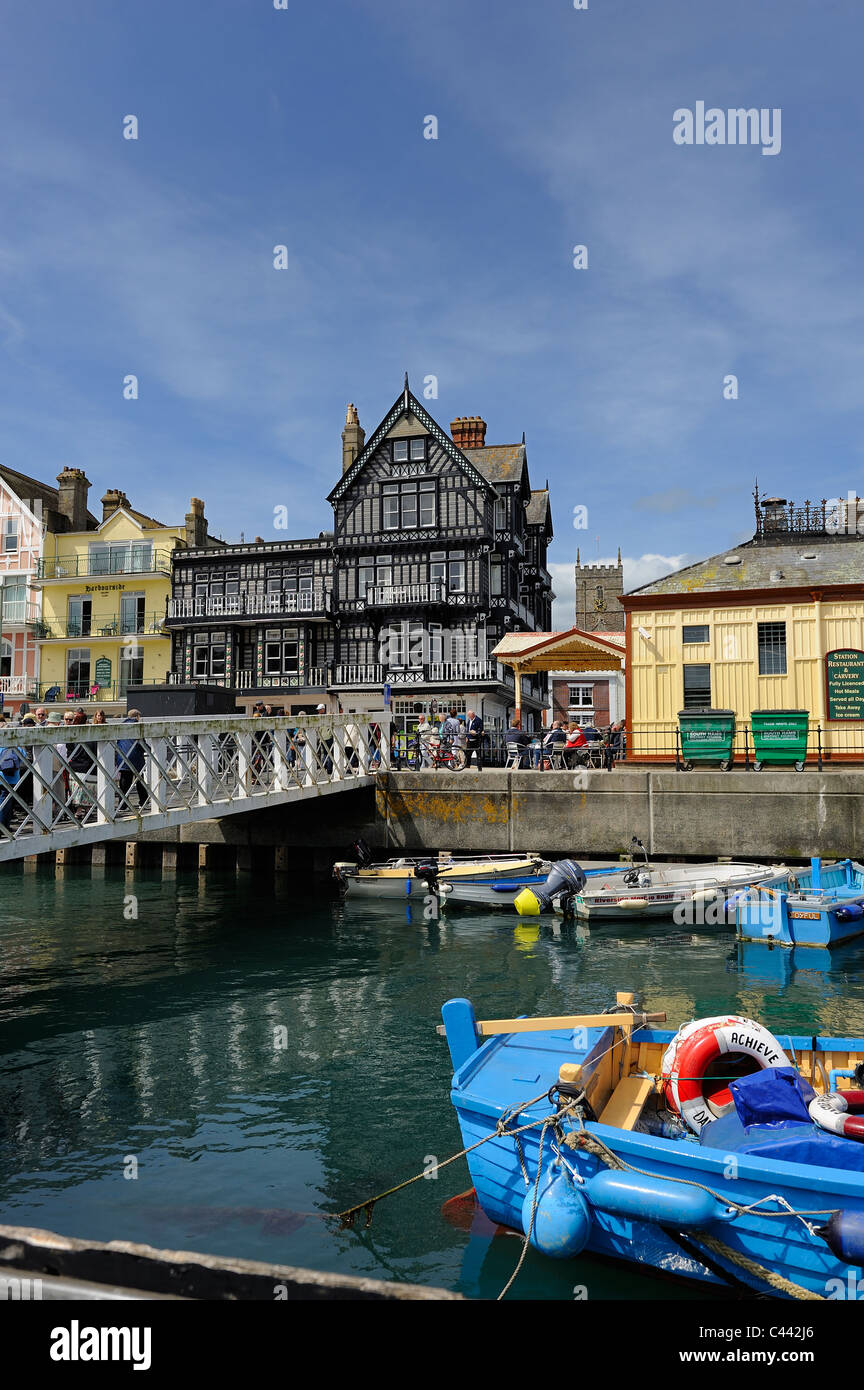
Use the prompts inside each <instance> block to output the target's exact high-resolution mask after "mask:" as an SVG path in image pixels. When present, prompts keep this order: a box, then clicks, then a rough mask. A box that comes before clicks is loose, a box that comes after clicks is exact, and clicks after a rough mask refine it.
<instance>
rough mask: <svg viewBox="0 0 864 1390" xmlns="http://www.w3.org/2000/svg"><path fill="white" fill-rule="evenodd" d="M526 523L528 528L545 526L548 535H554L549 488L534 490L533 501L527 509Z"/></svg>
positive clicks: (532, 493)
mask: <svg viewBox="0 0 864 1390" xmlns="http://www.w3.org/2000/svg"><path fill="white" fill-rule="evenodd" d="M525 523H526V525H528V526H545V527H546V532H547V534H548V535H549V536H550V537H551V535H552V507H551V505H550V501H549V489H548V487H543V488H534V489H532V492H531V501H530V502H529V503H528V506H527V507H526V509H525Z"/></svg>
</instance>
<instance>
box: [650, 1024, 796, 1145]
mask: <svg viewBox="0 0 864 1390" xmlns="http://www.w3.org/2000/svg"><path fill="white" fill-rule="evenodd" d="M721 1059H722V1061H721ZM718 1064H719V1065H718ZM791 1065H792V1063H791V1062H790V1060H789V1058H788V1057H787V1056H786V1053H785V1052H784V1051H783V1049H782V1047H781V1046H780V1044H779V1043H778V1041H777V1039H776V1038H775V1037H774V1035H773V1034H772V1033H769V1032H768V1029H767V1028H763V1027H762V1024H761V1023H755V1022H754V1021H753V1019H752V1018H741V1017H740V1016H739V1015H737V1014H721V1015H720V1016H719V1017H717V1018H700V1019H696V1020H695V1021H694V1022H693V1023H687V1024H685V1026H684V1027H683V1028H679V1030H678V1032H677V1033H676V1034H675V1037H674V1038H673V1039H672V1041H671V1043H670V1044H669V1046H668V1047H667V1049H666V1051H665V1052H664V1054H663V1060H662V1062H661V1064H660V1070H661V1078H662V1081H663V1083H664V1087H665V1092H666V1100H667V1103H668V1105H669V1107H670V1109H672V1110H675V1111H677V1112H678V1114H679V1115H680V1116H681V1118H682V1120H684V1122H685V1124H687V1125H688V1126H689V1128H690V1129H692V1130H693V1131H694V1133H696V1134H698V1133H699V1132H700V1131H701V1129H702V1128H703V1126H704V1125H707V1124H710V1122H711V1121H712V1120H716V1119H718V1118H719V1117H720V1116H721V1115H726V1114H728V1113H729V1111H730V1110H732V1109H733V1108H734V1101H733V1100H732V1095H731V1092H730V1091H729V1085H728V1083H729V1081H730V1080H735V1079H736V1078H737V1077H738V1076H745V1075H747V1073H748V1072H753V1071H758V1070H760V1069H761V1068H763V1067H790V1066H791Z"/></svg>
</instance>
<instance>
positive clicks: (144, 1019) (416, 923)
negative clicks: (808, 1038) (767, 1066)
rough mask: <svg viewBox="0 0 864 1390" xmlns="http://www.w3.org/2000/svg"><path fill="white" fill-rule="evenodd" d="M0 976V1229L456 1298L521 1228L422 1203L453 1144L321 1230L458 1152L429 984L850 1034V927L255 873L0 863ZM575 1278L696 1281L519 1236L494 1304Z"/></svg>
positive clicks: (595, 1292)
mask: <svg viewBox="0 0 864 1390" xmlns="http://www.w3.org/2000/svg"><path fill="white" fill-rule="evenodd" d="M131 895H134V897H135V898H136V899H137V913H138V916H137V920H134V919H133V918H132V917H131V914H132V913H133V912H134V911H135V909H136V904H135V903H133V902H131V901H130V896H131ZM0 972H2V974H0V1054H2V1067H0V1220H2V1221H4V1222H7V1223H13V1224H18V1225H30V1226H41V1227H44V1228H48V1229H50V1230H54V1231H60V1232H63V1233H66V1234H69V1235H76V1236H85V1237H90V1238H95V1239H97V1240H112V1239H119V1238H124V1239H129V1240H136V1241H145V1242H147V1243H149V1244H152V1245H156V1246H161V1247H168V1248H172V1249H187V1250H202V1251H210V1252H213V1253H217V1254H226V1255H235V1256H245V1257H247V1258H250V1259H259V1260H268V1261H276V1262H280V1263H286V1264H297V1265H306V1266H310V1267H313V1268H317V1269H326V1270H338V1271H342V1272H346V1273H352V1274H367V1275H372V1276H376V1277H378V1278H385V1279H397V1280H410V1281H414V1282H417V1283H423V1284H430V1285H438V1286H443V1287H445V1288H450V1289H458V1290H459V1291H461V1292H462V1293H465V1294H467V1295H469V1296H472V1297H482V1298H491V1297H494V1296H495V1295H496V1294H497V1293H498V1292H499V1290H500V1289H501V1287H502V1286H503V1284H504V1283H505V1282H506V1280H507V1278H508V1277H509V1275H510V1273H511V1271H512V1269H513V1266H514V1264H515V1262H516V1259H517V1257H518V1253H519V1244H520V1243H519V1242H518V1241H517V1240H516V1239H515V1238H513V1237H512V1236H501V1235H499V1236H495V1237H492V1236H490V1235H488V1234H485V1233H482V1232H480V1233H478V1232H475V1233H473V1234H472V1233H470V1232H468V1231H465V1230H460V1229H458V1228H454V1227H453V1226H451V1225H450V1224H448V1223H447V1221H445V1220H444V1218H443V1217H442V1215H441V1206H442V1203H443V1202H445V1201H446V1200H447V1199H448V1198H449V1197H452V1196H454V1195H455V1194H457V1193H459V1192H462V1191H464V1190H465V1188H467V1187H468V1186H469V1180H468V1173H467V1169H466V1167H465V1164H464V1161H463V1160H460V1161H459V1162H458V1163H456V1164H454V1165H452V1166H451V1167H450V1168H447V1169H446V1170H444V1172H442V1173H441V1174H440V1175H439V1177H438V1178H437V1180H432V1181H423V1182H420V1183H417V1184H415V1185H414V1186H413V1187H412V1188H410V1189H408V1190H407V1191H405V1192H403V1193H401V1194H399V1195H398V1196H395V1197H393V1198H391V1199H389V1200H388V1201H386V1202H384V1203H382V1204H381V1205H380V1206H379V1207H378V1208H377V1209H376V1213H375V1219H374V1222H373V1224H372V1226H371V1228H370V1229H369V1230H365V1231H363V1230H355V1231H340V1230H339V1229H338V1226H337V1225H336V1224H335V1223H332V1222H328V1221H325V1220H323V1219H322V1215H323V1214H324V1213H327V1212H333V1211H338V1210H339V1209H341V1208H344V1207H346V1206H349V1205H351V1204H353V1203H354V1202H357V1201H359V1200H361V1199H362V1198H365V1197H367V1196H370V1195H372V1194H374V1193H376V1192H378V1191H380V1190H381V1189H383V1188H386V1187H388V1186H390V1185H391V1184H392V1183H394V1182H396V1181H398V1180H400V1179H402V1178H404V1177H406V1176H408V1175H410V1174H412V1173H414V1172H417V1171H420V1170H422V1169H423V1168H424V1165H428V1164H430V1161H431V1160H432V1159H433V1158H437V1159H439V1160H441V1159H443V1158H445V1157H446V1156H448V1155H449V1154H450V1153H452V1152H454V1151H455V1150H457V1149H459V1148H460V1147H461V1143H460V1137H459V1131H458V1126H457V1123H456V1118H455V1114H454V1112H453V1111H452V1109H451V1106H450V1103H449V1098H448V1090H449V1081H450V1067H449V1059H448V1053H447V1047H446V1043H445V1042H444V1040H443V1039H442V1038H439V1037H438V1036H437V1034H436V1032H435V1025H436V1024H437V1023H438V1021H439V1018H440V1013H439V1011H440V1007H441V1004H442V1003H443V1001H444V1000H446V999H448V998H450V997H451V996H453V995H468V996H469V997H471V998H472V999H473V1000H474V1001H475V1004H476V1006H477V1010H478V1014H479V1016H481V1017H483V1016H486V1017H490V1016H491V1017H501V1016H507V1015H512V1014H518V1013H534V1012H539V1013H545V1014H554V1013H563V1012H571V1011H574V1010H594V1009H598V1008H603V1007H605V1006H606V1005H607V1004H609V1003H610V1002H611V1001H613V1000H614V995H615V991H616V989H632V990H636V991H638V992H639V993H640V995H641V996H642V998H643V999H644V1000H645V1002H646V1004H647V1005H648V1006H649V1007H651V1008H657V1009H663V1008H665V1009H666V1010H667V1011H668V1013H669V1022H670V1026H674V1025H677V1024H678V1023H679V1022H682V1021H684V1019H686V1018H689V1017H692V1016H694V1015H695V1016H700V1015H709V1014H713V1013H717V1012H720V1011H722V1010H731V1011H733V1012H740V1013H744V1014H747V1015H750V1016H755V1017H757V1018H760V1019H761V1020H762V1022H764V1023H765V1024H766V1025H767V1026H768V1027H769V1028H771V1029H772V1031H774V1032H775V1033H777V1034H781V1035H782V1033H784V1032H788V1031H790V1030H791V1031H796V1032H805V1033H809V1032H812V1031H818V1032H834V1033H844V1032H849V1033H853V1034H864V947H862V946H860V945H858V944H856V943H852V944H851V945H850V946H847V947H845V948H843V949H841V950H840V951H836V952H834V953H833V955H832V957H831V958H830V960H829V958H828V955H827V953H822V952H800V953H795V955H794V956H793V955H792V953H790V952H788V951H781V950H775V951H768V950H767V949H766V948H764V947H761V946H760V947H754V948H750V949H749V954H748V955H747V956H744V957H742V956H740V955H739V952H738V950H737V948H736V946H735V943H734V940H733V938H732V936H731V935H730V934H727V933H717V932H707V931H706V932H705V933H703V934H694V935H689V934H682V933H681V932H680V931H677V930H676V929H675V928H674V927H673V926H672V924H671V923H670V924H668V925H667V924H664V923H659V924H646V923H644V922H642V923H639V924H637V925H636V926H634V927H632V928H631V927H626V928H621V927H614V928H610V927H605V928H601V929H596V928H592V930H591V932H590V934H588V933H586V932H585V931H584V930H579V931H576V930H573V929H568V928H563V929H562V928H560V927H558V925H557V924H547V923H546V920H545V919H544V921H543V924H542V925H540V926H539V927H538V926H534V927H525V926H522V925H517V924H514V921H513V919H511V918H509V917H507V916H503V915H495V916H493V915H488V916H486V915H467V914H466V915H464V916H461V917H458V918H454V919H453V921H452V922H448V923H440V922H426V921H424V920H423V918H422V914H421V915H419V916H416V917H414V918H413V919H412V918H411V917H410V916H409V915H408V912H407V909H406V908H405V907H404V906H403V905H401V904H397V905H396V906H395V907H394V908H393V909H385V908H382V909H375V910H372V909H370V908H369V907H368V906H367V907H354V906H352V905H349V904H348V903H343V902H342V901H339V900H334V899H333V898H332V897H331V896H330V894H329V892H328V890H327V889H326V888H325V887H322V888H321V889H320V891H319V892H318V894H317V896H312V895H311V894H310V893H307V894H305V895H304V894H303V893H302V892H299V891H298V890H297V889H296V887H295V886H294V885H292V884H291V883H288V882H285V881H284V879H283V878H281V877H280V878H278V879H273V878H269V879H259V878H257V877H253V876H249V877H245V878H240V879H236V880H235V879H234V878H233V877H230V876H225V877H222V876H219V875H209V876H205V875H201V876H197V875H196V876H191V875H190V876H180V877H179V878H176V879H166V880H165V881H162V880H160V878H159V877H158V876H156V877H154V876H149V875H147V874H143V875H138V876H136V877H134V878H133V877H131V876H126V875H124V874H123V872H122V871H118V872H116V873H115V872H112V871H108V872H107V873H106V872H105V871H101V872H100V871H98V870H93V871H91V870H89V869H87V870H84V869H82V870H67V871H66V873H65V875H64V876H62V877H60V876H58V877H57V878H55V877H54V875H53V873H50V874H48V873H40V874H38V875H22V874H21V872H20V870H19V871H17V872H16V871H9V872H4V873H3V874H2V875H0ZM781 1041H782V1037H781ZM136 1166H137V1177H131V1176H127V1174H129V1173H131V1172H133V1171H134V1170H135V1167H136ZM575 1285H585V1286H586V1287H587V1289H588V1291H589V1297H592V1298H599V1297H617V1298H657V1297H664V1298H666V1297H692V1296H701V1294H693V1293H691V1292H690V1290H688V1289H682V1288H681V1287H680V1286H677V1285H671V1284H669V1283H666V1282H660V1281H658V1280H655V1279H653V1278H651V1277H647V1276H641V1275H638V1274H634V1273H631V1272H630V1271H629V1270H626V1269H622V1268H619V1267H616V1266H612V1265H609V1264H604V1263H601V1262H599V1261H596V1260H593V1259H590V1258H582V1259H580V1260H575V1261H571V1262H567V1263H565V1264H563V1265H562V1264H556V1263H554V1262H552V1261H548V1260H543V1259H542V1258H541V1257H540V1256H537V1255H535V1254H534V1252H530V1253H529V1255H528V1258H527V1259H526V1262H525V1265H524V1266H523V1269H522V1272H521V1274H520V1277H519V1280H518V1283H517V1285H516V1288H515V1290H514V1295H512V1296H517V1297H520V1296H521V1297H522V1298H552V1299H572V1297H573V1289H574V1286H575Z"/></svg>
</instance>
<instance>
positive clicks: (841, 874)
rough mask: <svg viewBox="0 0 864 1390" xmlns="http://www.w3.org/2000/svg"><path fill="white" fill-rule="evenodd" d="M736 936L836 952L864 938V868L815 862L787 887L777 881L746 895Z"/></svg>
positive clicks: (739, 902) (739, 910)
mask: <svg viewBox="0 0 864 1390" xmlns="http://www.w3.org/2000/svg"><path fill="white" fill-rule="evenodd" d="M735 907H736V917H735V920H736V931H737V934H738V936H739V938H740V939H741V940H742V941H773V942H774V943H776V944H778V945H781V946H822V947H825V946H836V945H839V944H840V943H841V942H843V941H850V940H851V939H852V938H853V937H856V936H861V935H862V933H864V868H862V866H861V865H860V864H857V863H855V861H854V860H852V859H842V860H840V861H839V862H838V863H835V864H823V863H822V861H821V860H820V859H818V858H814V859H811V861H810V868H809V869H799V870H796V871H794V873H793V874H792V875H791V877H789V880H788V882H784V881H783V880H782V879H780V878H778V879H777V880H776V881H774V880H770V879H769V880H768V881H767V882H765V883H761V884H757V885H755V886H754V887H753V888H751V889H750V890H749V891H748V892H746V893H742V894H741V895H740V896H739V898H738V900H737V902H736V903H735Z"/></svg>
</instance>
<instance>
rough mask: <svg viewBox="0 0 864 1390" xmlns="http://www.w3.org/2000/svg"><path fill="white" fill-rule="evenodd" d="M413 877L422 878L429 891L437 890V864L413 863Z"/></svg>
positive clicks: (434, 891)
mask: <svg viewBox="0 0 864 1390" xmlns="http://www.w3.org/2000/svg"><path fill="white" fill-rule="evenodd" d="M414 877H415V878H422V879H423V880H424V881H425V883H426V887H427V888H428V889H429V892H430V893H437V892H438V865H437V864H415V865H414Z"/></svg>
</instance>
